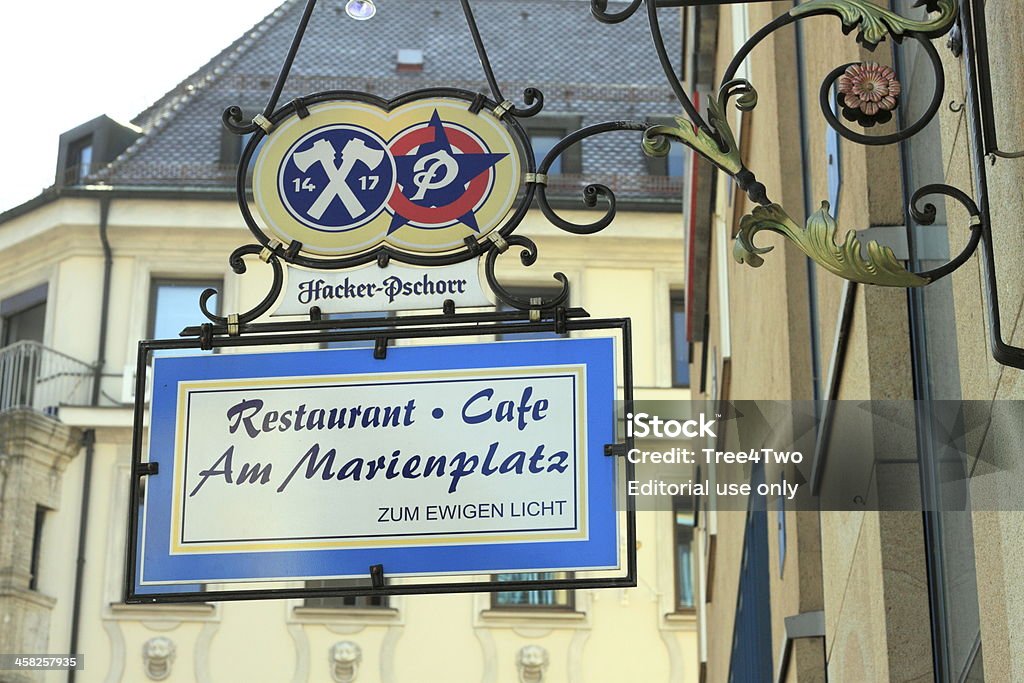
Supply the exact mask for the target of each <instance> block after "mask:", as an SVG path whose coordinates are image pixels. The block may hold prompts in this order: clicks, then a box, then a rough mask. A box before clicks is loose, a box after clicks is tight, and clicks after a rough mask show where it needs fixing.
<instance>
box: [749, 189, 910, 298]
mask: <svg viewBox="0 0 1024 683" xmlns="http://www.w3.org/2000/svg"><path fill="white" fill-rule="evenodd" d="M828 208H829V207H828V202H822V203H821V208H820V209H819V210H818V211H815V212H814V213H813V214H811V216H810V218H808V219H807V227H806V228H805V229H801V228H800V227H799V226H798V225H797V224H796V223H795V222H794V221H793V219H792V218H790V217H789V216H788V215H787V214H786V212H785V211H784V210H783V209H782V207H781V206H779V205H778V204H772V205H770V206H758V207H756V208H755V209H754V211H753V213H750V214H747V215H746V216H744V217H743V218H742V219H741V220H740V231H739V234H738V235H736V241H735V243H734V244H733V250H732V255H733V258H734V259H736V260H737V261H739V262H740V263H746V264H747V265H750V266H753V267H755V268H757V267H759V266H760V265H761V264H763V263H764V259H762V258H761V256H760V254H764V253H767V252H769V251H771V250H772V249H773V248H774V247H757V246H754V235H755V234H756V233H758V232H760V231H762V230H770V231H772V232H777V233H779V234H780V235H784V236H785V237H787V238H789V239H790V240H791V241H792V242H793V243H794V244H796V246H797V247H798V248H799V249H800V251H802V252H804V253H805V254H807V256H808V257H809V258H810V259H811V260H813V261H814V262H815V263H817V264H818V265H820V266H822V267H823V268H825V269H826V270H828V271H830V272H832V273H834V274H836V275H838V276H839V277H842V278H846V279H847V280H853V281H854V282H861V283H863V284H869V285H885V286H887V287H920V286H922V285H926V284H928V283H929V282H930V280H928V279H927V278H924V277H921V276H920V275H916V274H915V273H911V272H910V271H908V270H907V269H906V268H904V267H903V266H902V265H901V264H900V262H899V261H898V260H897V259H896V255H895V254H893V252H892V249H890V248H889V247H884V246H882V245H880V244H878V242H876V241H874V240H871V241H870V242H868V247H867V252H868V255H867V258H864V256H863V255H862V253H863V249H862V245H861V243H860V241H859V240H858V239H857V233H856V232H855V231H853V230H850V231H849V232H847V233H846V238H845V240H844V241H843V243H842V244H836V241H835V236H836V231H837V229H838V226H837V224H836V221H835V219H834V218H832V216H831V215H829V213H828Z"/></svg>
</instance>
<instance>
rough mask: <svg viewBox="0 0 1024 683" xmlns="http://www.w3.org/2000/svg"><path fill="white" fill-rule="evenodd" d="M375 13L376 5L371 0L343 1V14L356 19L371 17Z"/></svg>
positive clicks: (363, 19) (361, 19)
mask: <svg viewBox="0 0 1024 683" xmlns="http://www.w3.org/2000/svg"><path fill="white" fill-rule="evenodd" d="M376 13H377V7H376V6H375V5H374V4H373V0H348V2H346V3H345V14H347V15H349V16H350V17H352V18H353V19H355V20H356V21H366V20H367V19H372V18H373V15H375V14H376Z"/></svg>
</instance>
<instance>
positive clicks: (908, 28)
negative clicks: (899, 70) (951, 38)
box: [789, 0, 957, 48]
mask: <svg viewBox="0 0 1024 683" xmlns="http://www.w3.org/2000/svg"><path fill="white" fill-rule="evenodd" d="M918 4H919V5H920V4H921V3H918ZM924 6H925V8H926V9H928V10H929V11H937V12H939V16H937V17H935V18H933V19H930V20H928V21H915V20H912V19H907V18H906V17H903V16H901V15H899V14H896V13H895V12H893V11H891V10H887V9H884V8H882V7H879V6H878V5H876V4H874V3H873V2H872V1H871V0H810V2H805V3H803V4H802V5H798V6H797V7H794V8H793V9H791V10H790V11H789V13H790V15H792V16H794V17H804V16H809V15H812V14H824V13H834V14H838V15H839V17H840V19H842V22H843V30H844V31H845V32H846V33H849V32H850V31H852V30H853V29H854V28H858V27H859V28H858V31H857V40H858V42H860V43H863V44H864V45H867V46H868V47H870V48H874V47H875V46H876V45H878V44H879V43H880V42H882V41H883V40H885V38H886V36H888V35H890V34H891V35H892V36H893V38H895V39H896V40H897V41H899V40H902V38H903V35H904V34H905V33H908V32H914V33H922V34H925V35H928V36H936V35H941V34H943V33H945V32H946V31H948V30H949V28H950V27H951V26H952V25H953V22H954V21H955V20H956V15H957V4H956V0H928V1H927V2H926V3H925V4H924Z"/></svg>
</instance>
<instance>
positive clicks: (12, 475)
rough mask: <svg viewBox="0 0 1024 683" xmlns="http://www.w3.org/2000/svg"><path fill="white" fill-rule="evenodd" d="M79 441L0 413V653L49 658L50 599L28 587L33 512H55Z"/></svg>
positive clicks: (38, 422) (25, 414) (61, 430)
mask: <svg viewBox="0 0 1024 683" xmlns="http://www.w3.org/2000/svg"><path fill="white" fill-rule="evenodd" d="M81 441H82V433H81V431H80V430H78V429H75V428H72V427H68V426H66V425H63V424H61V423H60V422H58V421H56V420H54V419H52V418H49V417H45V416H43V415H40V414H38V413H35V412H32V411H29V410H17V411H12V412H8V413H3V414H0V652H6V653H26V654H48V653H49V635H50V613H51V610H52V609H53V605H54V603H55V602H56V599H55V598H52V597H49V596H46V595H43V594H42V593H40V592H39V591H38V590H33V589H31V588H29V582H30V580H31V578H32V575H31V567H32V544H33V531H34V529H35V517H36V507H37V506H40V505H41V506H43V507H45V508H48V509H50V510H56V509H58V508H59V507H60V503H61V500H60V485H61V479H62V475H63V473H64V470H65V469H66V468H67V465H68V463H69V462H71V459H72V458H73V457H75V455H77V454H78V452H79V450H80V446H81ZM44 550H45V549H44ZM68 561H73V558H71V557H69V558H68ZM43 673H44V672H41V671H35V672H24V673H19V672H13V671H4V672H0V681H3V682H4V683H7V682H11V683H21V682H22V681H36V680H42V674H43Z"/></svg>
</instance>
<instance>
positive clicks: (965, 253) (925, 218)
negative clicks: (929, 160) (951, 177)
mask: <svg viewBox="0 0 1024 683" xmlns="http://www.w3.org/2000/svg"><path fill="white" fill-rule="evenodd" d="M929 195H944V196H946V197H949V198H951V199H954V200H956V201H957V202H959V203H960V204H961V205H963V207H964V208H965V209H967V213H968V214H969V215H970V218H971V221H970V230H971V236H970V238H969V239H968V240H967V245H966V246H965V247H964V248H963V250H962V251H961V252H960V253H959V254H957V255H956V257H954V258H952V259H950V261H949V262H948V263H946V264H945V265H943V266H940V267H938V268H935V269H934V270H929V271H927V272H924V273H921V274H920V275H921V277H924V278H927V279H928V281H929V282H935V281H936V280H938V279H939V278H943V277H946V276H947V275H949V274H950V273H952V272H953V271H955V270H956V269H957V268H959V267H960V266H962V265H963V264H964V263H966V262H967V259H969V258H970V257H971V256H973V255H974V252H976V251H977V250H978V245H979V244H981V238H982V235H983V230H982V227H983V222H982V217H981V210H980V209H978V205H977V204H976V203H975V201H974V200H973V199H971V198H970V197H969V196H968V195H967V193H965V192H963V191H962V190H959V189H957V188H955V187H952V186H950V185H946V184H944V183H934V184H932V185H925V186H924V187H922V188H920V189H919V190H917V191H916V192H914V194H913V196H912V197H911V198H910V215H911V216H913V218H914V220H915V221H917V223H918V224H920V225H933V224H934V223H935V217H936V215H937V211H936V209H935V205H934V204H931V203H926V204H924V205H923V206H922V205H921V200H922V199H924V198H925V197H927V196H929Z"/></svg>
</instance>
